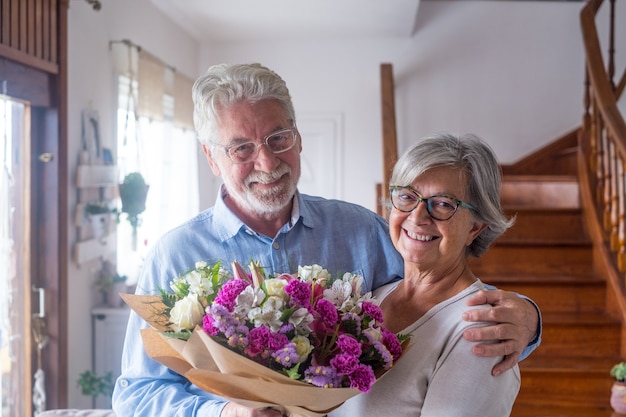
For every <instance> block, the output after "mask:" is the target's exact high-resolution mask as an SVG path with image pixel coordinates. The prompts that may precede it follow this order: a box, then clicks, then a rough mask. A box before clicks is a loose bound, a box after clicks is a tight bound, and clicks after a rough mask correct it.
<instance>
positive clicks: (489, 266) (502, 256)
mask: <svg viewBox="0 0 626 417" xmlns="http://www.w3.org/2000/svg"><path fill="white" fill-rule="evenodd" d="M468 264H469V265H470V267H471V269H472V272H474V273H475V274H476V275H477V276H484V275H496V274H498V273H507V274H512V275H524V274H525V275H531V274H535V275H549V274H557V275H591V274H592V273H593V269H592V251H591V245H589V244H567V245H538V244H537V245H516V244H510V243H505V244H496V245H495V246H493V247H491V248H490V249H489V250H488V251H487V252H486V253H485V254H484V255H483V256H482V257H481V258H479V259H470V260H469V262H468Z"/></svg>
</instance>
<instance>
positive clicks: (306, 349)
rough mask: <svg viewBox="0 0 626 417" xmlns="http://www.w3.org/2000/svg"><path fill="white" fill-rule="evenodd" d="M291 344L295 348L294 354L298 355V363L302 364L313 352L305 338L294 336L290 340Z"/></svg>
mask: <svg viewBox="0 0 626 417" xmlns="http://www.w3.org/2000/svg"><path fill="white" fill-rule="evenodd" d="M291 343H293V344H294V345H295V347H296V353H297V354H298V358H299V359H298V362H299V363H300V362H304V361H305V360H306V359H307V358H308V357H309V354H310V353H311V352H312V351H313V346H312V345H311V342H310V341H309V339H308V338H307V337H306V336H296V337H294V338H293V339H291Z"/></svg>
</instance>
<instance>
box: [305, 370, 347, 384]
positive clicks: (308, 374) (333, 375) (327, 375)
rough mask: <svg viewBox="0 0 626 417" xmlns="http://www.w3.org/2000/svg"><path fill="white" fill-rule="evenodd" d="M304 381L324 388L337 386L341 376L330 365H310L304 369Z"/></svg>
mask: <svg viewBox="0 0 626 417" xmlns="http://www.w3.org/2000/svg"><path fill="white" fill-rule="evenodd" d="M304 381H305V382H308V383H309V384H313V385H315V386H317V387H323V388H337V387H339V385H340V383H341V377H339V376H338V375H337V372H336V371H335V370H334V369H333V368H332V367H330V366H310V367H309V368H308V369H307V370H306V371H304Z"/></svg>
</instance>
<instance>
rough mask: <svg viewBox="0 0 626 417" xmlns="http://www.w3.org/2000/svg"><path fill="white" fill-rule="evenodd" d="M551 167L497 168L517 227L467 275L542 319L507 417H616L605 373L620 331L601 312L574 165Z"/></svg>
mask: <svg viewBox="0 0 626 417" xmlns="http://www.w3.org/2000/svg"><path fill="white" fill-rule="evenodd" d="M568 140H569V142H570V145H571V142H572V139H571V138H569V139H568ZM565 142H567V140H566V141H565ZM560 143H561V144H563V143H564V141H561V142H560ZM566 148H567V149H568V150H567V151H565V150H563V149H560V150H559V151H558V152H557V154H558V155H561V156H563V157H564V158H565V159H569V158H575V155H576V154H575V148H574V151H572V149H571V147H566ZM544 156H545V155H544ZM547 159H549V160H551V161H553V162H554V161H555V156H554V155H548V158H547ZM521 165H522V166H523V165H524V164H521ZM550 166H551V168H550V169H539V168H538V167H536V166H535V167H531V168H533V170H534V171H535V172H541V171H544V172H545V173H543V174H533V175H526V174H521V173H520V172H519V171H520V169H508V170H507V169H504V168H505V167H503V172H504V173H505V176H504V181H503V187H502V202H503V207H504V208H505V211H506V212H507V214H509V215H516V216H517V219H516V223H515V225H514V226H513V227H512V228H511V229H509V230H508V231H507V232H506V233H505V234H504V235H503V236H501V237H500V239H498V240H497V241H496V243H495V244H494V245H493V247H492V248H491V249H490V250H489V251H488V252H487V253H486V254H485V255H484V256H483V258H481V259H479V260H477V261H472V270H473V271H474V273H475V274H476V275H477V276H478V277H480V278H481V279H482V280H483V281H484V282H487V283H490V284H494V285H496V286H497V287H499V288H501V289H506V290H511V291H516V292H519V293H522V294H525V295H527V296H529V297H530V298H532V299H533V300H534V301H535V302H536V303H537V304H538V306H539V307H540V309H541V312H542V316H543V336H542V343H541V345H540V346H539V348H537V350H535V352H534V353H533V354H532V355H531V356H530V357H529V358H527V359H526V360H524V361H522V362H521V363H520V369H521V373H522V386H521V389H520V393H519V395H518V397H517V400H516V403H515V406H514V408H513V412H512V414H511V415H512V416H513V417H583V416H584V417H608V416H617V414H613V411H612V409H611V407H610V404H609V398H610V392H611V385H612V383H613V378H612V377H611V376H610V375H609V371H610V369H611V367H612V366H613V365H614V364H615V363H617V362H619V361H620V360H621V359H620V348H621V345H620V343H621V339H620V336H621V323H620V321H619V320H617V319H616V318H615V317H613V316H611V315H610V314H609V313H608V312H607V311H606V307H605V306H606V299H605V298H606V294H607V288H606V282H605V280H604V279H603V278H601V276H602V275H599V274H596V273H595V272H594V271H595V270H594V250H593V246H592V244H591V241H590V239H589V236H588V233H587V231H586V227H585V223H584V217H583V213H582V209H581V204H580V196H579V186H578V179H577V176H576V175H575V172H572V167H574V166H575V163H573V164H570V163H564V164H560V165H559V164H556V165H555V164H553V163H552V164H550ZM555 167H556V171H557V172H555ZM509 168H510V167H509ZM527 168H528V167H527ZM521 171H524V169H521ZM558 171H560V172H558ZM507 172H508V174H507Z"/></svg>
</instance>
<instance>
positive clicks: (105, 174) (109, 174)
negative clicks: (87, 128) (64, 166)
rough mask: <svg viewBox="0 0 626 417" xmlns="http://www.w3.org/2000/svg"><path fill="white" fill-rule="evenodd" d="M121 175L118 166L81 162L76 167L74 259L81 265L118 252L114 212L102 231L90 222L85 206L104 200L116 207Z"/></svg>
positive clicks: (105, 202)
mask: <svg viewBox="0 0 626 417" xmlns="http://www.w3.org/2000/svg"><path fill="white" fill-rule="evenodd" d="M118 175H119V171H118V168H117V166H115V165H89V164H82V165H78V168H77V170H76V187H77V189H78V199H77V202H76V207H75V209H74V224H75V226H76V230H77V239H76V243H75V244H74V261H75V262H76V263H77V264H79V265H80V264H83V263H85V262H89V261H91V260H93V259H98V258H102V257H106V256H107V255H110V254H112V253H114V252H115V249H116V244H117V235H116V234H115V229H116V221H115V215H114V214H113V213H112V214H111V216H110V218H109V219H108V221H105V222H104V225H103V226H104V227H103V229H102V230H101V229H100V227H98V228H96V227H95V226H96V225H93V226H92V224H91V223H90V222H89V221H88V217H87V215H86V214H85V206H86V205H87V204H89V203H104V204H106V205H107V206H109V207H112V208H113V207H115V202H114V200H115V199H117V197H118V194H119V192H118V184H119V180H118Z"/></svg>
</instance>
